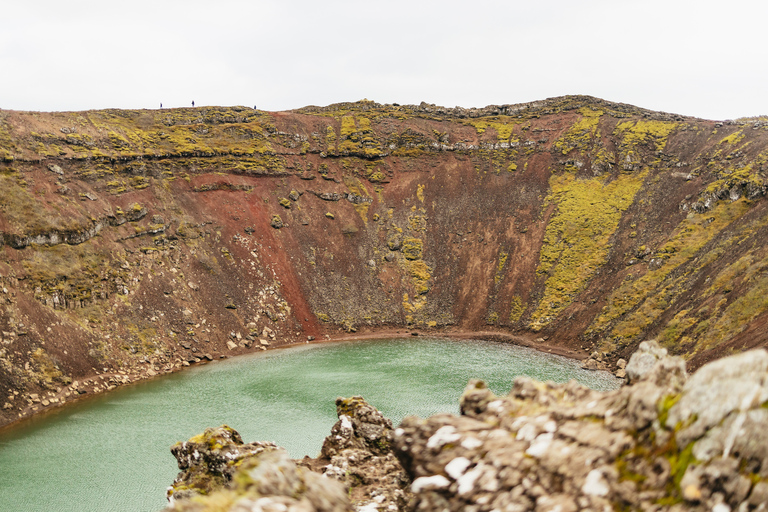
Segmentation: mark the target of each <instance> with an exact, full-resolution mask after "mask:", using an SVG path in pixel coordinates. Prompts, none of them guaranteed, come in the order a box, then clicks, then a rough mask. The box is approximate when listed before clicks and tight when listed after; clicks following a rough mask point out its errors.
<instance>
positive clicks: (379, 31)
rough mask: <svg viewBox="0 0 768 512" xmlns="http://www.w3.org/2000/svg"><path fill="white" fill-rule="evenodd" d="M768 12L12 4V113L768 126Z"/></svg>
mask: <svg viewBox="0 0 768 512" xmlns="http://www.w3.org/2000/svg"><path fill="white" fill-rule="evenodd" d="M766 24H768V2H767V1H765V0H754V1H753V0H750V1H745V0H727V1H726V0H720V1H717V2H715V1H710V0H698V1H688V0H684V1H680V0H642V1H641V0H637V1H625V0H585V1H579V0H551V1H545V0H527V1H517V0H509V1H483V0H464V1H454V0H443V1H439V2H438V1H421V0H409V1H403V0H387V1H377V2H373V1H365V0H357V1H344V0H320V1H317V0H295V1H291V0H282V1H280V0H252V1H237V0H205V1H201V0H130V1H119V2H118V1H109V0H98V1H94V0H67V1H62V0H23V1H22V0H7V1H6V2H4V5H3V8H2V28H1V29H0V70H2V72H1V74H0V109H15V110H41V111H55V110H86V109H96V108H158V107H159V106H160V103H161V102H162V104H163V106H165V107H178V106H189V105H190V104H191V102H192V101H193V100H194V101H195V104H196V105H198V106H203V105H246V106H256V107H258V108H261V109H265V110H287V109H292V108H299V107H303V106H306V105H328V104H330V103H336V102H341V101H356V100H359V99H363V98H367V99H371V100H375V101H378V102H380V103H401V104H408V103H420V102H421V101H426V102H427V103H435V104H438V105H443V106H448V107H453V106H456V105H460V106H464V107H482V106H485V105H489V104H504V103H521V102H526V101H533V100H537V99H544V98H548V97H552V96H561V95H566V94H589V95H592V96H597V97H600V98H604V99H607V100H611V101H617V102H622V103H630V104H633V105H637V106H640V107H645V108H650V109H654V110H662V111H666V112H673V113H679V114H684V115H691V116H697V117H703V118H708V119H729V118H737V117H742V116H754V115H768V30H766V28H765V26H766Z"/></svg>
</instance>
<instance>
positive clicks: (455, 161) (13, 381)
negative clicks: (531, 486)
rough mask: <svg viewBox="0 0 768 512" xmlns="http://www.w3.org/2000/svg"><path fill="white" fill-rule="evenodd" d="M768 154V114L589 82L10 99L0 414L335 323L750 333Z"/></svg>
mask: <svg viewBox="0 0 768 512" xmlns="http://www.w3.org/2000/svg"><path fill="white" fill-rule="evenodd" d="M767 162H768V122H766V121H765V120H764V119H744V120H738V121H726V122H715V121H706V120H700V119H693V118H686V117H681V116H676V115H671V114H664V113H658V112H652V111H648V110H643V109H640V108H636V107H632V106H629V105H623V104H615V103H609V102H606V101H602V100H599V99H595V98H591V97H583V96H569V97H562V98H552V99H549V100H544V101H540V102H535V103H528V104H521V105H505V106H491V107H486V108H484V109H461V108H455V109H446V108H441V107H437V106H434V105H427V104H421V105H418V106H399V105H380V104H377V103H373V102H368V101H363V102H357V103H346V104H338V105H332V106H329V107H322V108H321V107H307V108H304V109H300V110H297V111H291V112H279V113H269V112H262V111H257V110H252V109H249V108H245V107H232V108H198V109H174V110H143V111H124V110H103V111H88V112H61V113H34V112H15V111H0V254H1V255H2V258H0V306H1V307H0V335H1V336H0V365H1V366H2V371H0V404H2V409H0V424H1V423H7V422H10V421H13V420H14V419H16V418H18V417H19V415H25V414H28V413H32V412H35V411H38V410H42V409H44V408H45V407H46V406H47V405H50V404H57V403H60V402H61V400H69V399H71V398H72V397H74V396H77V395H78V394H81V393H83V392H92V391H94V390H97V391H98V390H103V389H109V388H111V387H113V386H116V385H120V384H122V383H124V382H129V381H132V380H136V379H140V378H144V377H147V376H152V375H155V374H157V373H163V372H168V371H173V370H175V369H178V368H180V367H182V366H183V365H187V364H194V363H195V362H199V361H206V360H212V359H217V358H220V357H223V356H229V355H235V354H239V353H244V352H247V351H253V350H259V349H260V348H266V347H267V346H277V345H281V344H287V343H292V342H297V341H306V340H307V339H308V337H311V338H320V337H322V336H324V335H334V334H338V333H339V332H354V331H359V332H361V333H362V332H364V331H377V330H392V329H398V328H400V329H421V330H427V329H432V330H434V331H435V332H438V333H440V332H443V333H448V332H450V331H454V330H461V331H489V332H490V331H492V332H496V333H502V334H506V335H508V336H510V339H512V337H517V338H520V339H523V340H527V342H528V343H531V344H533V345H536V343H541V344H543V343H546V344H547V345H549V346H557V347H560V348H561V349H562V350H563V351H575V352H579V351H581V352H582V353H584V352H587V351H594V350H598V351H601V352H604V353H606V354H607V357H608V358H609V359H613V360H615V359H618V358H619V357H627V356H628V355H629V354H630V353H631V352H633V351H634V349H635V347H636V346H637V344H638V343H639V342H640V341H641V340H643V339H646V338H657V339H658V340H659V342H660V343H661V344H662V345H663V346H665V347H667V348H668V349H669V350H670V351H671V352H673V353H676V354H681V355H683V356H684V357H686V358H687V359H689V364H691V365H692V366H694V367H695V366H698V365H700V364H702V363H703V362H705V361H707V360H709V359H712V358H715V357H720V356H721V355H724V354H728V353H731V352H738V351H742V350H744V349H746V348H751V347H754V346H765V345H766V342H767V341H768V329H766V328H765V323H766V319H768V300H767V299H766V297H768V293H766V292H768V275H767V274H766V272H765V270H766V268H768V246H766V244H765V242H764V241H765V240H766V239H767V237H768V211H767V210H766V201H765V198H764V196H765V192H766V172H767V171H768V167H767V165H768V164H767ZM536 340H538V341H536Z"/></svg>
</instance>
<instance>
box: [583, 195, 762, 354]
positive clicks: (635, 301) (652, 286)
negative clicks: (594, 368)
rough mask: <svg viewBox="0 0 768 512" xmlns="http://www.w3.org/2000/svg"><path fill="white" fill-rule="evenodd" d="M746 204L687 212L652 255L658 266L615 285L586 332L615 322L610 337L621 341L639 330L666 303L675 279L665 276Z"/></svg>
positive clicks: (722, 204) (607, 342) (609, 345)
mask: <svg viewBox="0 0 768 512" xmlns="http://www.w3.org/2000/svg"><path fill="white" fill-rule="evenodd" d="M749 208H750V206H749V202H748V201H746V200H744V199H740V200H738V201H735V202H724V201H721V202H719V203H718V204H717V205H715V207H714V208H713V209H712V210H711V211H710V212H709V213H708V214H706V215H695V214H691V215H689V216H688V217H687V218H686V219H684V220H683V221H682V222H681V223H680V225H678V227H677V228H676V229H675V231H674V233H673V235H672V237H671V238H670V240H669V241H668V242H667V243H666V244H664V245H663V246H661V247H660V248H659V249H658V250H657V251H656V254H655V258H656V259H657V260H660V261H661V262H662V264H661V266H660V267H658V268H655V269H652V270H648V272H647V273H646V274H644V275H642V276H641V277H639V278H638V279H635V280H630V281H625V282H623V283H622V284H621V285H620V286H619V287H618V288H617V289H615V290H614V291H613V292H612V293H611V295H610V296H609V298H608V303H607V305H606V306H605V307H604V308H603V311H602V312H601V313H600V315H598V316H597V317H596V318H595V319H594V320H593V321H592V325H591V326H590V327H589V329H588V331H587V334H594V333H597V332H603V331H605V330H606V329H607V328H608V327H609V326H610V325H611V324H613V323H614V322H615V325H614V326H613V329H612V330H611V339H615V340H621V343H622V344H624V343H626V342H627V340H630V339H632V338H633V337H634V336H637V335H639V334H640V333H642V332H643V331H644V330H645V329H646V328H647V327H648V326H650V325H651V324H652V323H653V322H654V321H655V320H656V319H657V318H658V317H659V316H660V315H661V314H662V313H663V312H664V311H665V310H666V309H667V308H668V307H669V304H668V300H667V296H668V294H669V293H670V290H672V289H674V287H675V283H674V282H668V280H667V277H668V276H669V274H670V273H671V272H672V271H673V270H675V269H676V268H678V267H679V266H680V265H683V264H684V263H687V262H688V261H690V260H691V259H692V258H694V257H695V256H696V255H697V253H698V252H699V250H700V249H701V248H702V247H703V246H704V245H705V244H707V243H708V242H709V241H710V240H711V239H712V238H713V237H714V236H715V235H717V234H718V233H720V232H721V231H722V230H723V229H725V228H726V227H728V226H729V225H731V224H732V223H733V222H734V221H736V220H738V219H740V218H741V217H742V216H743V215H744V214H745V213H746V212H747V211H748V210H749ZM633 310H634V311H633ZM630 311H632V313H631V314H628V313H630ZM622 317H624V318H622ZM617 320H618V321H617ZM612 343H613V342H611V341H610V340H609V339H605V340H604V341H603V345H602V347H601V348H602V349H605V350H610V349H612V348H613V346H612Z"/></svg>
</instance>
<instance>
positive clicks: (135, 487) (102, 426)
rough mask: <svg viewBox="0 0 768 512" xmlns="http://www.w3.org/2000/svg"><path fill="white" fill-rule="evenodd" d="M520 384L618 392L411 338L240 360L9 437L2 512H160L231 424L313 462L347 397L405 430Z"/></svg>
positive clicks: (4, 447) (476, 349) (482, 350)
mask: <svg viewBox="0 0 768 512" xmlns="http://www.w3.org/2000/svg"><path fill="white" fill-rule="evenodd" d="M517 375H528V376H531V377H533V378H536V379H538V380H552V381H556V382H565V381H567V380H569V379H576V380H578V381H580V382H581V383H583V384H585V385H587V386H590V387H592V388H594V389H601V390H606V389H613V388H616V387H617V386H618V380H617V379H615V378H614V377H613V376H611V375H610V374H608V373H606V372H589V371H586V370H582V369H581V368H580V367H579V364H578V363H577V362H576V361H573V360H569V359H566V358H563V357H559V356H554V355H551V354H545V353H541V352H536V351H534V350H531V349H527V348H522V347H517V346H514V345H508V344H502V343H493V342H485V341H476V340H467V341H457V340H444V339H436V338H425V337H419V338H407V339H393V340H371V341H356V342H353V343H351V342H346V343H332V344H322V345H306V346H299V347H294V348H290V349H286V350H275V351H268V352H263V353H259V354H254V355H250V356H243V357H238V358H233V359H229V360H225V361H220V362H216V363H211V364H208V365H205V366H200V367H196V368H192V369H189V370H187V371H184V372H182V373H177V374H174V375H169V376H165V377H162V378H158V379H155V380H153V381H150V382H144V383H139V384H136V385H132V386H129V387H126V388H122V389H118V390H115V391H112V392H110V393H108V394H106V395H103V396H98V397H94V398H91V399H88V400H84V401H81V402H78V403H75V404H72V405H69V406H67V407H64V408H62V409H60V410H58V411H56V412H53V413H49V414H46V415H44V416H43V417H39V418H33V419H31V420H29V421H26V422H24V423H23V424H21V425H18V426H15V427H13V428H11V429H7V430H5V431H3V432H1V433H0V511H25V512H35V511H41V512H42V511H46V512H49V511H57V512H66V511H72V512H91V511H94V512H95V511H99V512H107V511H114V512H122V511H126V512H144V511H146V512H150V511H157V510H160V509H162V508H163V507H164V506H165V505H166V501H165V489H166V487H167V486H168V485H170V483H171V482H172V481H173V479H174V478H175V476H176V474H177V472H178V469H177V467H176V461H175V459H174V458H173V456H172V455H171V453H170V451H169V448H170V446H171V445H172V444H173V443H175V442H177V441H183V440H186V439H188V438H190V437H192V436H193V435H196V434H198V433H200V432H202V431H203V430H204V429H205V428H207V427H212V426H218V425H222V424H227V425H229V426H231V427H233V428H234V429H236V430H237V431H239V432H240V434H241V435H242V437H243V440H244V441H245V442H250V441H256V440H267V441H274V442H276V443H277V444H279V445H280V446H283V447H285V448H286V449H287V450H288V451H289V452H290V454H291V456H293V457H295V458H300V457H303V456H304V455H310V456H315V455H317V454H318V452H319V451H320V447H321V445H322V441H323V438H324V437H325V436H327V435H328V434H329V433H330V430H331V426H332V425H333V424H334V422H335V421H336V419H337V418H336V408H335V404H334V401H335V399H336V397H337V396H345V397H348V396H352V395H362V396H363V397H365V398H366V400H368V402H369V403H371V404H372V405H374V406H375V407H377V408H378V409H379V410H380V411H381V412H382V413H383V414H384V415H385V416H387V417H389V418H391V419H392V420H393V422H394V424H395V425H397V423H398V422H399V421H400V420H401V419H402V418H403V417H404V416H406V415H417V416H421V417H426V416H429V415H431V414H434V413H437V412H453V413H458V400H459V397H460V396H461V392H462V390H463V389H464V387H465V386H466V384H467V381H468V380H469V379H470V378H480V379H483V380H485V381H486V383H487V384H488V386H489V387H490V388H491V389H492V390H493V391H494V392H495V393H497V394H506V393H507V392H508V391H509V389H510V386H511V382H512V380H513V379H514V378H515V376H517Z"/></svg>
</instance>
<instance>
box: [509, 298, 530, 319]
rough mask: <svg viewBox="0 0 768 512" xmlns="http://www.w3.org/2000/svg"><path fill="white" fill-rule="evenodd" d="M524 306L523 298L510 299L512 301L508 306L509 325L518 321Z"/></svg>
mask: <svg viewBox="0 0 768 512" xmlns="http://www.w3.org/2000/svg"><path fill="white" fill-rule="evenodd" d="M525 308H526V304H525V302H523V298H522V297H520V296H518V295H515V296H514V297H512V301H511V302H510V304H509V321H510V322H511V323H515V322H517V321H518V320H520V317H521V316H523V312H525Z"/></svg>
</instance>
